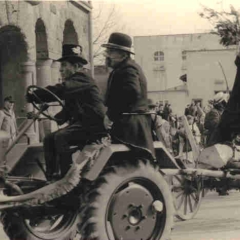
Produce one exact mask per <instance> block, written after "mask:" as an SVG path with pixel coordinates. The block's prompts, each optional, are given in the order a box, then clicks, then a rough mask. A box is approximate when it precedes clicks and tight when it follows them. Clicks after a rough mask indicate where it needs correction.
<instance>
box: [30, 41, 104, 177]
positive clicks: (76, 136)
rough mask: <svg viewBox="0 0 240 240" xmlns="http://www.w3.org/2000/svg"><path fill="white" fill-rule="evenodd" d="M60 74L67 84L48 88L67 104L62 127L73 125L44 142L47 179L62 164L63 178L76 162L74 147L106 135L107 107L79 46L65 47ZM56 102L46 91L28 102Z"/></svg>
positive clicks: (59, 114) (31, 96)
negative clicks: (85, 68)
mask: <svg viewBox="0 0 240 240" xmlns="http://www.w3.org/2000/svg"><path fill="white" fill-rule="evenodd" d="M58 61H59V62H61V68H60V72H61V75H62V78H63V80H64V81H63V83H60V84H56V85H54V86H47V87H46V88H47V89H48V90H50V91H51V92H52V93H54V94H55V95H56V96H58V97H59V98H60V99H62V100H64V101H65V108H64V109H63V110H62V111H61V112H59V113H57V114H56V115H55V117H57V118H58V119H61V121H59V122H58V124H59V125H62V124H63V123H65V122H68V123H69V125H68V126H67V127H65V128H62V129H60V130H58V131H56V132H53V133H50V134H49V135H47V136H46V137H45V139H44V142H43V146H44V153H45V161H46V168H47V172H46V174H47V178H48V179H49V180H51V179H54V176H55V175H56V176H58V161H57V158H58V160H59V164H60V170H61V176H62V177H63V176H64V175H65V174H66V172H67V171H68V169H69V168H70V164H71V162H72V158H71V151H70V146H71V145H85V144H86V141H87V140H88V139H89V138H92V137H93V138H94V136H96V135H101V134H102V135H105V134H106V131H105V127H104V105H103V101H102V99H101V97H100V94H99V90H98V88H97V86H96V84H95V81H94V79H92V78H91V77H90V76H88V75H87V74H86V71H84V70H83V66H84V65H86V64H87V63H88V62H87V60H86V59H85V58H84V56H83V54H82V47H81V46H79V45H73V44H67V45H63V51H62V58H60V59H58ZM36 96H37V97H38V99H42V100H43V101H45V102H52V101H54V100H55V99H53V97H52V96H51V95H50V94H47V92H46V91H42V90H41V89H40V90H35V91H34V94H27V96H26V98H27V101H28V102H32V101H35V102H38V99H37V98H36Z"/></svg>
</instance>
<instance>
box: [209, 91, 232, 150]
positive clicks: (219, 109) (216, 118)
mask: <svg viewBox="0 0 240 240" xmlns="http://www.w3.org/2000/svg"><path fill="white" fill-rule="evenodd" d="M227 101H228V95H227V94H225V93H223V92H219V93H217V94H216V95H215V96H214V98H213V99H212V100H210V101H209V102H210V104H212V105H213V108H212V109H211V110H210V111H209V112H208V113H207V114H206V117H205V121H204V128H205V129H206V130H207V139H206V145H207V146H210V145H212V143H213V141H212V136H213V135H214V134H215V131H216V130H217V128H218V124H219V122H220V119H221V116H222V113H223V111H224V110H225V108H226V105H227Z"/></svg>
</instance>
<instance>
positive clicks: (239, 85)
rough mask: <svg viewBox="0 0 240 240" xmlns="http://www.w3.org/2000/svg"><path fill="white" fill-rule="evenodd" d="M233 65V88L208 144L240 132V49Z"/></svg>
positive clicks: (231, 137) (218, 141) (227, 139)
mask: <svg viewBox="0 0 240 240" xmlns="http://www.w3.org/2000/svg"><path fill="white" fill-rule="evenodd" d="M239 49H240V48H239ZM235 65H236V66H237V73H236V77H235V82H234V85H233V89H232V92H231V94H230V98H229V100H228V103H227V106H226V108H225V110H224V112H223V114H222V116H221V119H220V122H219V125H218V128H217V130H216V131H215V133H214V134H213V136H212V137H211V143H210V145H213V144H216V143H220V142H226V141H232V139H233V138H234V136H236V135H237V134H240V98H239V92H240V51H239V52H238V55H237V57H236V60H235Z"/></svg>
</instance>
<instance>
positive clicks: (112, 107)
mask: <svg viewBox="0 0 240 240" xmlns="http://www.w3.org/2000/svg"><path fill="white" fill-rule="evenodd" d="M131 45H132V40H131V38H130V36H128V35H126V34H123V33H112V34H111V35H110V38H109V40H108V43H107V44H103V45H102V46H103V47H105V48H106V51H105V57H106V64H107V66H108V67H110V68H112V69H113V71H112V72H111V74H110V76H109V79H108V86H107V93H106V100H105V104H106V106H107V107H108V111H107V116H108V118H109V119H110V120H111V121H112V122H113V125H112V129H111V136H112V138H113V139H115V140H117V141H118V142H121V143H124V144H127V145H128V146H129V147H131V148H132V150H133V151H134V152H135V155H136V156H137V157H141V158H142V157H143V155H144V154H146V155H147V157H148V158H153V159H154V158H155V156H154V155H155V154H154V147H153V139H152V134H151V115H150V114H148V113H147V112H148V103H147V81H146V78H145V76H144V73H143V71H142V69H141V67H140V66H139V65H138V64H137V63H136V62H135V61H134V60H133V59H131V54H134V53H133V52H132V51H131ZM105 122H107V118H106V121H105Z"/></svg>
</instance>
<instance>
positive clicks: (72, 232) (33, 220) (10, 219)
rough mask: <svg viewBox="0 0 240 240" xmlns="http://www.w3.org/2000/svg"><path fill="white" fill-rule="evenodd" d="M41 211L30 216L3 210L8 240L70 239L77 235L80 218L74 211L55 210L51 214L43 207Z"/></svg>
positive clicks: (3, 220) (3, 221)
mask: <svg viewBox="0 0 240 240" xmlns="http://www.w3.org/2000/svg"><path fill="white" fill-rule="evenodd" d="M42 211H43V212H42V214H41V215H39V214H38V213H36V214H31V216H27V215H24V214H22V213H17V212H10V211H6V212H3V214H2V223H3V226H4V230H5V232H6V234H7V235H8V237H9V238H10V240H17V239H18V240H19V239H21V240H40V239H42V240H57V239H58V240H72V239H74V238H75V237H76V236H77V224H78V223H79V221H80V220H79V217H78V214H77V212H76V211H67V210H66V211H65V212H63V211H62V212H59V213H57V212H56V211H55V213H52V214H51V213H48V210H47V209H46V212H45V210H44V208H43V209H42ZM34 215H35V216H34ZM75 239H76V238H75ZM79 239H80V237H79Z"/></svg>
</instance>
